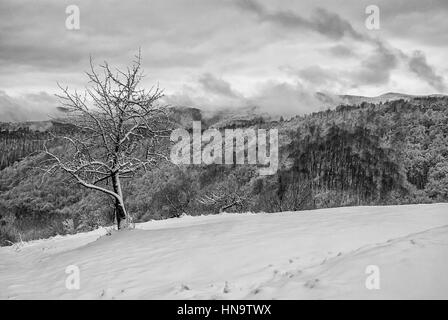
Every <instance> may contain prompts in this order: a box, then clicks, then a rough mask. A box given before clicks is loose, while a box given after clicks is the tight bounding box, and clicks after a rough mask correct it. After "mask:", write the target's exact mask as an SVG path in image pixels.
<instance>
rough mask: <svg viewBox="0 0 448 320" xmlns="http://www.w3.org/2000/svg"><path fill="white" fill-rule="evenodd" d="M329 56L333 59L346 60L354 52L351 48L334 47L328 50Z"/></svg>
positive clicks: (339, 45) (343, 46)
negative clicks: (333, 57)
mask: <svg viewBox="0 0 448 320" xmlns="http://www.w3.org/2000/svg"><path fill="white" fill-rule="evenodd" d="M328 51H329V52H330V54H331V55H333V56H335V57H341V58H348V57H352V56H354V55H355V52H354V50H353V49H352V48H349V47H347V46H345V45H341V44H338V45H335V46H332V47H331V48H329V49H328Z"/></svg>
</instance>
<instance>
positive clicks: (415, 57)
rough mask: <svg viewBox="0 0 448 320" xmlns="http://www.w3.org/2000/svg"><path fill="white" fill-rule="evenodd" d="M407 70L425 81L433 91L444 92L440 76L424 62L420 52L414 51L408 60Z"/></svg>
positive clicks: (422, 54)
mask: <svg viewBox="0 0 448 320" xmlns="http://www.w3.org/2000/svg"><path fill="white" fill-rule="evenodd" d="M409 68H410V69H411V71H412V72H414V73H415V74H416V75H417V76H418V77H419V78H420V79H422V80H424V81H426V82H427V83H428V84H429V85H431V86H432V87H433V88H434V89H437V90H438V91H444V90H445V89H446V86H445V82H444V79H443V77H442V76H439V75H437V73H436V71H435V70H434V68H433V67H431V66H430V65H429V64H428V62H427V61H426V56H425V54H424V53H423V52H421V51H414V52H413V54H412V56H411V57H410V60H409Z"/></svg>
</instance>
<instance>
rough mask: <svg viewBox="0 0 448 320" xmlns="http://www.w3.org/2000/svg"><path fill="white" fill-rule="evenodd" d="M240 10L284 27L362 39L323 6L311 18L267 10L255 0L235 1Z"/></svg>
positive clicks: (347, 23)
mask: <svg viewBox="0 0 448 320" xmlns="http://www.w3.org/2000/svg"><path fill="white" fill-rule="evenodd" d="M235 3H236V4H237V5H238V6H239V7H240V8H241V9H242V10H245V11H248V12H250V13H253V14H255V15H256V16H257V18H258V19H260V21H262V22H270V23H273V24H276V25H279V26H282V27H285V28H293V29H308V30H311V31H315V32H317V33H319V34H321V35H324V36H326V37H329V38H331V39H341V38H343V37H344V36H349V37H351V38H354V39H358V40H361V39H364V36H363V35H362V34H361V33H359V32H357V31H356V30H355V29H354V28H353V27H352V25H351V24H350V23H349V22H348V21H346V20H344V19H342V18H341V17H340V16H339V15H337V14H336V13H333V12H329V11H327V10H325V9H323V8H317V9H316V10H315V11H314V13H313V15H312V16H311V18H309V19H308V18H304V17H302V16H300V15H298V14H296V13H294V12H292V11H269V10H267V9H266V8H265V7H263V6H262V5H260V4H259V3H258V2H256V1H255V0H242V1H237V2H235Z"/></svg>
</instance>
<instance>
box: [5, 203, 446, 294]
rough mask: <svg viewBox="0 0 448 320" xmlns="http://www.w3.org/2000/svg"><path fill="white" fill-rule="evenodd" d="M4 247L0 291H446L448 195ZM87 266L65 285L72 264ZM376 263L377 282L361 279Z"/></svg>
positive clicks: (188, 220) (187, 221)
mask: <svg viewBox="0 0 448 320" xmlns="http://www.w3.org/2000/svg"><path fill="white" fill-rule="evenodd" d="M105 233H106V231H105V229H99V230H96V231H93V232H89V233H82V234H77V235H72V236H64V237H55V238H52V239H47V240H39V241H33V242H29V243H26V244H25V245H24V246H23V247H22V248H20V250H15V249H14V248H13V247H3V248H0V298H1V299H29V298H38V299H48V298H50V299H130V298H137V299H138V298H140V299H185V298H187V299H189V298H194V299H273V298H276V299H316V298H317V299H321V298H323V299H345V298H360V299H378V298H386V299H389V298H393V299H394V298H404V299H413V298H424V299H425V298H444V299H447V298H448V204H434V205H409V206H388V207H350V208H335V209H323V210H314V211H301V212H284V213H276V214H221V215H216V216H201V217H182V218H179V219H170V220H165V221H153V222H147V223H143V224H139V225H137V229H136V230H129V231H125V232H116V233H113V234H112V235H109V236H107V235H104V234H105ZM69 265H76V266H77V267H79V270H80V288H79V290H69V289H67V288H66V285H65V283H66V278H67V277H68V276H69V275H68V274H66V273H65V271H66V267H67V266H69ZM370 265H374V266H377V267H378V268H379V271H380V273H379V280H380V282H379V283H380V289H378V290H375V289H373V290H369V289H367V288H366V285H365V283H366V279H367V278H368V277H369V274H366V268H367V267H368V266H370Z"/></svg>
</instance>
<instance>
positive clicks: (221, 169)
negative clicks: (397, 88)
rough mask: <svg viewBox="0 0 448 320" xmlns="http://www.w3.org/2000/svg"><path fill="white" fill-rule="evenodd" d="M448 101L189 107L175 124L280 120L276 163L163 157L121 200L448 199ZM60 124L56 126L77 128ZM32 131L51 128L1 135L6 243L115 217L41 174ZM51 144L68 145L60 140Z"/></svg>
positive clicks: (154, 203)
mask: <svg viewBox="0 0 448 320" xmlns="http://www.w3.org/2000/svg"><path fill="white" fill-rule="evenodd" d="M447 106H448V98H447V97H443V96H442V97H439V96H435V97H414V98H411V99H409V100H404V99H399V100H393V101H387V102H384V103H383V102H380V103H375V104H373V103H368V102H363V103H361V104H359V105H340V106H337V107H336V108H334V109H332V110H327V111H323V112H316V113H313V114H308V115H304V116H297V117H293V118H290V119H287V120H283V119H280V120H272V119H265V118H263V116H261V117H260V115H259V114H258V115H257V113H256V110H255V109H251V110H248V114H249V115H250V114H252V115H253V118H245V119H244V122H240V120H239V119H238V118H235V117H234V114H232V113H224V114H223V115H222V117H219V116H216V118H213V116H211V115H205V114H202V113H201V112H200V111H199V110H194V109H188V108H185V109H184V110H182V113H180V114H179V115H178V118H177V120H176V121H177V122H178V125H182V126H188V124H189V123H190V122H191V121H192V120H194V119H201V120H202V122H203V128H206V127H207V126H210V127H213V126H214V127H218V128H220V129H225V128H234V127H240V126H243V127H246V128H254V129H256V128H264V129H277V130H278V132H279V169H278V171H277V172H276V173H275V174H274V175H271V176H259V175H258V170H257V168H256V166H253V165H209V166H206V165H192V166H181V167H176V166H173V165H172V164H170V163H169V162H162V163H160V164H159V165H158V166H156V167H154V169H153V170H152V171H150V172H147V173H146V174H143V175H141V176H138V177H135V178H134V179H132V180H127V181H126V182H125V183H124V184H123V188H124V192H125V201H126V202H127V203H128V208H129V209H128V210H129V211H130V212H131V213H132V215H133V217H134V219H135V220H136V221H140V222H143V221H148V220H152V219H166V218H171V217H178V216H181V215H183V214H187V215H201V214H216V213H219V212H221V211H229V212H247V211H252V212H281V211H298V210H308V209H319V208H330V207H340V206H358V205H392V204H409V203H432V202H447V201H448V108H447ZM174 112H175V111H174ZM251 112H252V113H251ZM55 125H56V127H53V129H55V130H56V129H57V130H63V131H64V130H71V129H70V128H67V127H63V126H60V125H58V124H57V122H54V123H53V126H55ZM18 132H21V133H20V135H19V136H17V137H16V135H17V134H18ZM22 133H23V134H22ZM36 134H38V135H45V134H46V133H45V132H37V131H31V130H29V129H27V130H25V131H23V132H22V131H20V130H16V131H3V132H2V135H1V136H0V137H1V139H2V140H0V142H1V143H2V144H3V147H2V148H3V149H2V150H6V152H4V153H3V154H2V157H3V158H7V157H9V156H11V157H13V158H14V157H16V159H15V160H14V161H6V162H3V163H6V164H5V165H4V166H5V168H4V169H3V170H1V171H0V243H1V244H2V245H6V244H9V243H10V242H16V241H19V240H20V239H23V240H30V239H36V238H42V237H49V236H53V235H56V234H67V233H76V232H81V231H87V230H92V229H94V228H97V227H99V226H104V225H109V224H111V223H112V220H113V208H111V207H109V206H108V204H107V201H106V199H105V198H104V197H103V196H102V195H100V194H97V193H91V192H89V193H88V192H86V191H85V190H83V189H81V188H80V187H78V186H76V185H73V184H72V183H71V182H70V179H69V177H67V176H65V175H62V174H58V175H56V176H51V177H47V180H46V182H45V183H42V171H40V170H39V169H38V168H39V164H40V163H41V162H42V161H43V160H44V157H43V155H42V154H41V153H39V150H40V149H39V148H41V145H40V144H39V143H41V142H42V139H44V138H45V137H44V136H42V137H38V138H35V135H36ZM34 143H35V144H34ZM28 145H30V146H32V147H31V148H30V149H31V151H32V152H31V151H30V153H27V152H28V149H27V148H26V146H28ZM22 146H25V147H22ZM51 148H52V150H53V151H54V152H57V153H58V154H61V155H64V145H54V146H51ZM21 152H23V153H21ZM17 154H18V155H20V156H17ZM210 198H212V199H213V201H210V200H206V199H210ZM204 200H206V201H204Z"/></svg>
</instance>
